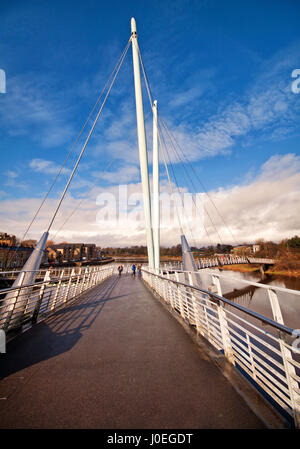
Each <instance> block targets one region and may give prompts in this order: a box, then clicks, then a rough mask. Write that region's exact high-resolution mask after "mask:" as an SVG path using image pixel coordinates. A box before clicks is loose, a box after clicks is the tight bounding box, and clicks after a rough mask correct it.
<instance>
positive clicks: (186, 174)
mask: <svg viewBox="0 0 300 449" xmlns="http://www.w3.org/2000/svg"><path fill="white" fill-rule="evenodd" d="M171 148H172V149H173V152H174V154H175V158H177V160H178V162H179V163H180V164H182V165H179V166H180V167H183V176H184V178H185V180H186V183H187V185H189V186H190V187H191V191H192V192H194V193H195V194H197V193H198V192H197V189H196V187H195V185H194V183H193V179H192V177H190V176H189V174H188V173H187V170H186V167H185V165H184V162H183V161H182V159H181V158H180V155H179V154H178V152H177V151H176V148H175V147H174V145H173V143H172V141H171ZM192 200H193V203H194V206H195V208H196V209H197V210H198V212H200V211H199V209H198V205H197V203H196V201H195V198H194V195H192ZM203 209H204V211H205V212H206V214H207V216H208V218H209V221H210V223H211V225H212V227H213V228H214V230H215V232H216V234H217V235H218V237H219V240H220V242H221V243H222V244H224V242H223V240H222V238H221V236H220V234H219V232H218V229H217V227H216V225H215V224H214V222H213V220H212V218H211V216H210V214H209V212H208V210H207V209H206V207H205V205H203ZM203 227H204V229H205V231H206V227H205V226H204V223H203ZM206 233H207V232H206ZM207 235H208V234H207ZM209 240H210V242H211V244H212V246H213V243H212V240H211V239H210V237H209Z"/></svg>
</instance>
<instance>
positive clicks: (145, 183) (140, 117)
mask: <svg viewBox="0 0 300 449" xmlns="http://www.w3.org/2000/svg"><path fill="white" fill-rule="evenodd" d="M131 42H132V58H133V72H134V88H135V103H136V121H137V133H138V145H139V156H140V168H141V179H142V189H143V200H144V214H145V223H146V233H147V250H148V263H149V267H150V268H154V248H153V232H152V225H151V224H152V221H151V197H150V187H149V173H148V156H147V146H146V132H145V122H144V110H143V97H142V87H141V74H140V62H139V50H138V41H137V32H136V23H135V19H134V18H132V19H131Z"/></svg>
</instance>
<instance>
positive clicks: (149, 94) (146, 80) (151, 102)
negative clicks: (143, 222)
mask: <svg viewBox="0 0 300 449" xmlns="http://www.w3.org/2000/svg"><path fill="white" fill-rule="evenodd" d="M138 53H139V58H140V62H141V67H142V72H143V75H144V80H145V85H146V89H147V93H148V98H149V102H150V107H151V110H152V106H153V100H152V94H151V88H150V83H149V80H148V77H147V73H146V70H145V66H144V63H143V59H142V55H141V52H140V50H139V48H138ZM157 128H158V138H159V142H160V147H161V148H163V147H162V144H161V138H160V132H159V128H160V127H159V123H157ZM169 160H170V158H169ZM170 162H171V160H170ZM165 164H166V161H165ZM172 171H173V173H174V170H173V167H172ZM176 185H177V188H178V183H177V181H176ZM179 193H180V192H179ZM195 193H196V190H195ZM180 195H181V194H180ZM193 201H194V198H193ZM195 206H196V205H195ZM196 207H197V206H196ZM206 212H207V211H206ZM207 215H208V216H209V214H208V212H207ZM209 219H210V221H211V223H212V226H213V227H214V228H215V231H216V233H217V234H218V236H219V233H218V231H217V229H216V227H215V225H214V224H213V222H212V219H211V217H210V216H209ZM203 225H204V224H203ZM204 229H205V232H206V234H207V236H208V239H209V241H210V242H211V244H212V246H213V243H212V240H211V238H210V237H209V234H208V232H207V229H206V227H205V226H204ZM182 233H183V231H182ZM191 234H192V232H191ZM219 239H220V241H221V242H222V239H221V237H220V236H219ZM193 240H194V242H195V239H194V238H193ZM195 246H197V245H195Z"/></svg>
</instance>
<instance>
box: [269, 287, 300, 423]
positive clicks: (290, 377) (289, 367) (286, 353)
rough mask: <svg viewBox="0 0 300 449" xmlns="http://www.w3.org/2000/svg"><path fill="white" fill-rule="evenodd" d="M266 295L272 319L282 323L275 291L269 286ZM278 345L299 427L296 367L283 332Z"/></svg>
mask: <svg viewBox="0 0 300 449" xmlns="http://www.w3.org/2000/svg"><path fill="white" fill-rule="evenodd" d="M268 295H269V299H270V303H271V307H272V312H273V317H274V320H275V321H277V323H280V324H284V322H283V317H282V313H281V308H280V304H279V301H278V297H277V293H276V291H275V290H272V289H271V288H269V289H268ZM279 346H280V351H281V356H282V362H283V366H284V368H285V374H286V380H287V384H288V389H289V392H290V399H291V403H292V409H293V414H294V420H295V425H296V427H297V428H298V429H299V428H300V404H299V399H298V397H297V391H298V388H299V387H298V382H297V380H295V376H296V375H297V373H296V369H295V367H294V365H293V364H292V363H291V362H290V361H289V360H293V354H292V352H291V350H290V349H289V348H288V347H287V346H286V342H285V340H284V336H283V334H280V335H279Z"/></svg>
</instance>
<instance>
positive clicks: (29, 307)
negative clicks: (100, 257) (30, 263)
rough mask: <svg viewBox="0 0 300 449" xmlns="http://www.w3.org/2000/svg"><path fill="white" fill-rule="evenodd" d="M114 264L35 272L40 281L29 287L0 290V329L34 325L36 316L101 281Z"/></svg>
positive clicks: (106, 276) (22, 286) (107, 275)
mask: <svg viewBox="0 0 300 449" xmlns="http://www.w3.org/2000/svg"><path fill="white" fill-rule="evenodd" d="M115 270H116V267H115V266H114V265H106V266H104V267H103V266H99V265H98V266H91V267H74V268H67V269H60V270H59V271H57V272H56V270H53V271H50V270H45V271H44V270H38V271H37V272H36V277H39V276H41V274H43V280H42V281H40V282H35V283H33V284H30V285H21V286H20V287H11V288H5V289H2V290H0V329H4V330H5V331H9V330H12V329H14V328H18V327H20V326H21V325H22V324H24V323H27V322H36V321H37V319H38V317H40V316H44V315H45V314H47V313H49V312H52V311H53V310H55V309H56V308H57V307H59V306H61V305H64V304H66V303H68V302H69V301H71V300H72V299H74V298H75V297H77V296H78V295H80V294H81V293H83V292H85V291H86V290H88V289H90V288H92V287H95V286H96V285H98V284H100V283H101V282H103V281H104V280H105V279H106V278H108V277H110V276H112V275H113V274H114V273H115Z"/></svg>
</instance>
